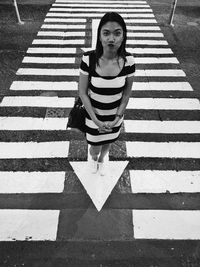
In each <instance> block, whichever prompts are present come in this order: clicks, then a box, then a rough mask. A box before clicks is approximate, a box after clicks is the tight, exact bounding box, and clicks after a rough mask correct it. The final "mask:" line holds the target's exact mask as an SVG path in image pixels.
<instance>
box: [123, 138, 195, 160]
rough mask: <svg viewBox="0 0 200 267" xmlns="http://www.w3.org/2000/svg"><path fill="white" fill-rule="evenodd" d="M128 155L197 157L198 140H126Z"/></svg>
mask: <svg viewBox="0 0 200 267" xmlns="http://www.w3.org/2000/svg"><path fill="white" fill-rule="evenodd" d="M126 149H127V156H128V157H150V158H152V157H153V158H163V157H164V158H199V157H200V142H193V143H192V142H137V141H136V142H126Z"/></svg>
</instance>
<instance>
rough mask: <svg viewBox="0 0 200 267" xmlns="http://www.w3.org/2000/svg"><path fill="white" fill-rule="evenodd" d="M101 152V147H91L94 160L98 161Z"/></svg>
mask: <svg viewBox="0 0 200 267" xmlns="http://www.w3.org/2000/svg"><path fill="white" fill-rule="evenodd" d="M100 151H101V146H92V145H91V146H90V155H91V157H92V159H93V160H95V161H97V160H98V156H99V153H100Z"/></svg>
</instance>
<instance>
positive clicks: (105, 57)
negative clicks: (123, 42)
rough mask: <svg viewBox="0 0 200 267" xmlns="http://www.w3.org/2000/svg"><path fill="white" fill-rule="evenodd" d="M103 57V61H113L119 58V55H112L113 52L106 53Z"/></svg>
mask: <svg viewBox="0 0 200 267" xmlns="http://www.w3.org/2000/svg"><path fill="white" fill-rule="evenodd" d="M101 57H102V58H103V59H107V60H113V59H116V58H118V55H117V53H115V52H114V53H112V52H107V51H104V52H103V54H102V56H101Z"/></svg>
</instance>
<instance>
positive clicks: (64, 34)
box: [37, 31, 85, 37]
mask: <svg viewBox="0 0 200 267" xmlns="http://www.w3.org/2000/svg"><path fill="white" fill-rule="evenodd" d="M37 35H38V36H56V37H72V36H73V37H74V36H76V37H77V36H82V37H83V36H85V32H65V31H63V32H58V31H53V32H51V31H41V32H38V34H37Z"/></svg>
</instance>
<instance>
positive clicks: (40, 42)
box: [32, 39, 85, 45]
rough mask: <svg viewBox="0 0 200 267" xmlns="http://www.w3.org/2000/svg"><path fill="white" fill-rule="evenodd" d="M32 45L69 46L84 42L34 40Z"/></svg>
mask: <svg viewBox="0 0 200 267" xmlns="http://www.w3.org/2000/svg"><path fill="white" fill-rule="evenodd" d="M32 44H33V45H38V44H47V45H70V44H79V45H80V44H81V45H83V44H85V40H81V39H80V40H77V39H70V40H62V39H60V40H57V39H35V40H34V41H33V42H32Z"/></svg>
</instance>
